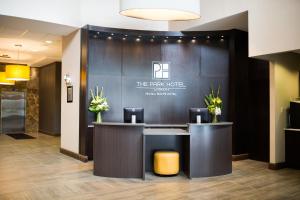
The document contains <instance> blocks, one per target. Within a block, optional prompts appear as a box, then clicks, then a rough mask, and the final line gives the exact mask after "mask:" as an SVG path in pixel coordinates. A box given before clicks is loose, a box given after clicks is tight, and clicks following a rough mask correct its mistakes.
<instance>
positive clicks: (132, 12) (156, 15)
mask: <svg viewBox="0 0 300 200" xmlns="http://www.w3.org/2000/svg"><path fill="white" fill-rule="evenodd" d="M120 14H122V15H124V16H127V17H133V18H139V19H148V20H161V21H176V20H192V19H198V18H200V0H120Z"/></svg>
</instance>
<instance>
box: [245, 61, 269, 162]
mask: <svg viewBox="0 0 300 200" xmlns="http://www.w3.org/2000/svg"><path fill="white" fill-rule="evenodd" d="M248 76H249V79H248V80H249V90H248V91H249V104H248V105H249V115H248V120H249V122H248V131H249V142H248V144H249V157H250V158H251V159H254V160H259V161H265V162H269V157H270V156H269V155H270V100H269V99H270V89H269V88H270V84H269V64H268V62H266V61H262V60H257V59H250V62H249V74H248Z"/></svg>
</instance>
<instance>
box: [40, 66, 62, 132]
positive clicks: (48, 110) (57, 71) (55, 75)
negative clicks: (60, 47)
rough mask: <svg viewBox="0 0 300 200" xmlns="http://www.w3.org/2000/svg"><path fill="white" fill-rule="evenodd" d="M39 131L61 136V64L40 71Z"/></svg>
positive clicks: (45, 67) (42, 68)
mask: <svg viewBox="0 0 300 200" xmlns="http://www.w3.org/2000/svg"><path fill="white" fill-rule="evenodd" d="M39 77H40V83H39V87H40V90H39V96H40V98H39V104H40V106H39V131H40V132H42V133H47V134H51V135H60V116H61V113H60V106H61V89H60V88H61V63H59V62H55V63H52V64H49V65H46V66H43V67H41V68H40V69H39Z"/></svg>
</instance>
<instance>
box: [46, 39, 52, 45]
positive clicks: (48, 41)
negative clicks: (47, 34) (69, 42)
mask: <svg viewBox="0 0 300 200" xmlns="http://www.w3.org/2000/svg"><path fill="white" fill-rule="evenodd" d="M45 42H46V43H47V44H52V43H53V42H52V41H51V40H46V41H45Z"/></svg>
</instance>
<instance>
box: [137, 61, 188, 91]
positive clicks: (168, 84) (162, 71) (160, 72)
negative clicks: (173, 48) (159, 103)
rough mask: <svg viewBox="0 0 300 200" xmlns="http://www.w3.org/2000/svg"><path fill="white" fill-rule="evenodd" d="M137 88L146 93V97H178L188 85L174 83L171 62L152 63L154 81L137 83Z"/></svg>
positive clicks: (179, 82)
mask: <svg viewBox="0 0 300 200" xmlns="http://www.w3.org/2000/svg"><path fill="white" fill-rule="evenodd" d="M136 88H137V89H140V90H144V91H145V95H146V96H177V92H179V91H184V90H185V89H186V85H185V84H184V82H182V81H172V80H171V76H170V62H160V61H153V62H152V81H137V82H136Z"/></svg>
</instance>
